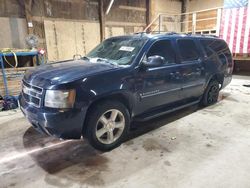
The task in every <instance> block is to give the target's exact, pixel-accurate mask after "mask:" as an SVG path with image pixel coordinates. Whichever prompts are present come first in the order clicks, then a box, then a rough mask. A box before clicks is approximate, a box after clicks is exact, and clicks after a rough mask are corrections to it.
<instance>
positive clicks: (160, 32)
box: [134, 31, 180, 35]
mask: <svg viewBox="0 0 250 188" xmlns="http://www.w3.org/2000/svg"><path fill="white" fill-rule="evenodd" d="M134 34H166V35H175V34H180V33H177V32H166V31H150V32H145V31H143V32H137V33H134Z"/></svg>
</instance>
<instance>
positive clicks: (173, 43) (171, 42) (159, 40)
mask: <svg viewBox="0 0 250 188" xmlns="http://www.w3.org/2000/svg"><path fill="white" fill-rule="evenodd" d="M161 41H170V44H171V46H172V48H173V51H174V53H175V63H165V64H163V65H162V66H159V67H168V66H172V65H178V64H179V61H178V52H177V51H176V47H175V41H174V40H173V39H172V38H161V39H157V40H154V42H152V43H151V44H150V46H149V47H148V49H147V50H146V51H145V52H144V55H143V58H142V59H144V58H145V57H147V54H148V52H149V51H150V49H151V48H152V46H153V45H154V44H155V43H157V42H161ZM156 68H157V67H156Z"/></svg>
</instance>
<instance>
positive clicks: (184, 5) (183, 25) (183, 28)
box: [181, 0, 189, 32]
mask: <svg viewBox="0 0 250 188" xmlns="http://www.w3.org/2000/svg"><path fill="white" fill-rule="evenodd" d="M181 5H182V6H181V13H182V15H181V32H187V31H188V22H187V21H188V20H187V18H188V15H186V14H185V13H187V11H188V8H189V0H182V4H181Z"/></svg>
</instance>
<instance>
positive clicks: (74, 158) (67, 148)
mask: <svg viewBox="0 0 250 188" xmlns="http://www.w3.org/2000/svg"><path fill="white" fill-rule="evenodd" d="M228 96H229V94H227V93H225V94H223V95H222V97H221V99H220V100H223V99H225V98H226V97H228ZM200 109H201V108H200V107H198V106H197V105H195V106H191V107H188V108H185V109H182V110H179V111H176V112H173V113H170V114H167V115H164V116H161V117H159V118H155V119H152V120H149V121H147V122H134V123H132V127H136V128H133V129H132V130H131V131H130V134H129V135H128V139H127V141H128V140H131V139H133V138H136V137H138V136H140V135H143V134H145V133H148V132H150V131H152V130H155V129H157V128H159V127H162V126H164V125H167V124H168V123H171V122H174V121H176V120H178V119H181V118H182V117H185V116H187V115H189V114H192V113H193V112H195V111H197V110H200ZM23 144H24V147H25V148H26V150H27V151H31V150H37V149H38V150H37V151H36V152H31V153H30V156H31V157H32V159H33V160H34V161H35V162H36V164H37V165H39V166H40V167H41V168H42V169H44V170H45V171H46V172H47V173H48V174H51V175H55V174H56V175H57V178H60V179H63V178H65V177H66V179H71V180H73V181H79V182H80V183H83V182H84V183H86V182H87V183H89V184H95V185H96V184H97V185H99V184H100V185H101V184H102V183H103V181H102V180H101V179H98V177H95V178H93V177H92V176H91V175H90V174H96V173H100V172H104V171H107V169H108V168H107V167H108V162H109V159H108V158H107V157H105V155H102V152H100V151H97V150H95V149H93V148H92V147H91V146H89V145H88V143H87V142H86V141H82V140H74V141H60V140H59V139H57V138H51V137H47V136H43V135H41V134H40V133H38V132H36V131H35V130H34V129H33V128H32V127H31V128H29V129H28V130H27V131H26V132H25V134H24V136H23ZM53 145H54V146H53ZM48 146H49V147H48ZM50 146H53V147H50ZM72 166H74V168H72V169H74V170H72V169H71V168H70V167H72ZM75 168H77V170H76V169H75ZM45 181H49V183H50V184H51V183H52V184H53V181H54V180H53V179H48V178H47V180H45ZM51 181H52V182H51ZM56 182H57V183H58V182H59V180H58V179H56V180H55V181H54V183H56Z"/></svg>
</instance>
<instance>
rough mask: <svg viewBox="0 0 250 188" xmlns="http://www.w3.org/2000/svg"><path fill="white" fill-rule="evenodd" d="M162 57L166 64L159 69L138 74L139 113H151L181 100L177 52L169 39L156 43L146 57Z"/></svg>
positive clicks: (142, 71) (150, 68)
mask: <svg viewBox="0 0 250 188" xmlns="http://www.w3.org/2000/svg"><path fill="white" fill-rule="evenodd" d="M154 55H158V56H162V57H164V59H165V63H164V64H162V65H161V66H158V67H148V68H146V69H145V70H139V72H138V73H137V74H136V90H137V95H138V97H139V100H138V103H137V105H136V106H135V108H136V109H137V110H136V111H137V113H138V114H139V113H142V112H146V111H149V110H151V109H153V108H157V107H160V106H162V105H166V104H170V103H173V102H175V101H178V100H180V95H179V94H180V90H181V81H180V75H179V64H177V63H176V52H175V49H174V48H173V45H172V41H171V40H169V39H166V40H159V41H156V42H155V43H154V44H153V45H152V46H151V48H150V49H149V51H148V52H146V57H145V58H148V57H150V56H154Z"/></svg>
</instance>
